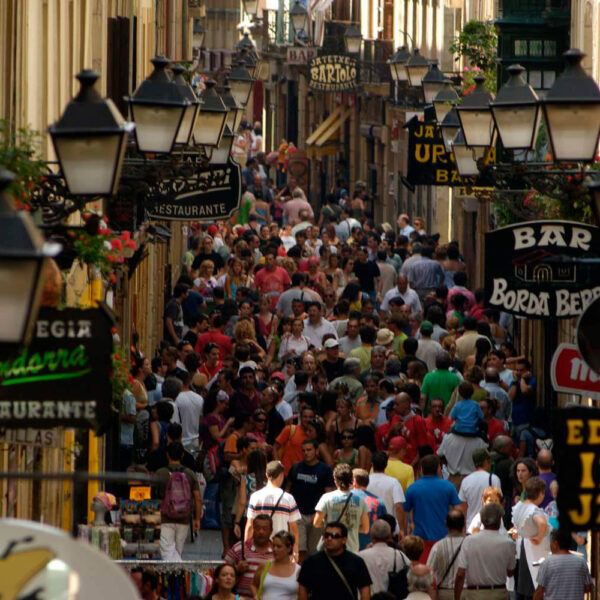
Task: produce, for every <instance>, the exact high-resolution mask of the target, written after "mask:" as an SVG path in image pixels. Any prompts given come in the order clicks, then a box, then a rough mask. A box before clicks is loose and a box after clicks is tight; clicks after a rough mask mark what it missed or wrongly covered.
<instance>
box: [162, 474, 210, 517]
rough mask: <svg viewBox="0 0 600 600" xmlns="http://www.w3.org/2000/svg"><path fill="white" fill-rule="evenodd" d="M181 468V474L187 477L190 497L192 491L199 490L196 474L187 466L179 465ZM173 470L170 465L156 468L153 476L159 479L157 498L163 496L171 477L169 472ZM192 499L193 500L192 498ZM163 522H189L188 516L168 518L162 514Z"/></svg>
mask: <svg viewBox="0 0 600 600" xmlns="http://www.w3.org/2000/svg"><path fill="white" fill-rule="evenodd" d="M180 468H182V469H183V474H184V475H185V476H186V477H187V478H188V481H189V482H190V491H191V492H192V499H193V497H194V492H195V491H199V490H200V486H199V485H198V479H196V474H195V473H194V471H192V470H191V469H188V468H187V467H180ZM172 472H173V468H171V467H163V468H162V469H158V471H156V473H155V474H154V475H155V477H156V478H157V479H158V480H159V483H158V495H159V498H164V497H165V492H166V489H167V483H168V482H169V479H170V478H171V473H172ZM192 501H193V500H192ZM162 522H163V523H179V524H187V523H189V522H190V518H189V517H185V518H183V519H169V518H168V517H165V516H164V515H163V516H162Z"/></svg>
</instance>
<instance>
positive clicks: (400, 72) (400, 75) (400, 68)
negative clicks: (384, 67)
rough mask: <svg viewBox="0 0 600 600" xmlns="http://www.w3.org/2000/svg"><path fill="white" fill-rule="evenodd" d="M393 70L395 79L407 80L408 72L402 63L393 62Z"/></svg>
mask: <svg viewBox="0 0 600 600" xmlns="http://www.w3.org/2000/svg"><path fill="white" fill-rule="evenodd" d="M394 70H395V71H396V78H397V79H396V81H408V73H407V72H406V65H405V64H404V63H394Z"/></svg>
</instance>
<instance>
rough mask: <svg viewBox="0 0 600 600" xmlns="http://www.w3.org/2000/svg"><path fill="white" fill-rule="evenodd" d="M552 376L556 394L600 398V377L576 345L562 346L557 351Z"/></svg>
mask: <svg viewBox="0 0 600 600" xmlns="http://www.w3.org/2000/svg"><path fill="white" fill-rule="evenodd" d="M550 375H551V378H552V387H553V388H554V390H555V391H556V392H563V393H565V394H579V395H580V396H586V397H588V398H600V375H598V374H597V373H596V372H595V371H593V370H592V369H590V367H589V365H588V364H587V363H586V362H585V360H583V357H582V356H581V354H580V353H579V350H578V349H577V346H575V345H574V344H560V346H559V347H558V348H557V349H556V351H555V352H554V356H553V357H552V366H551V367H550Z"/></svg>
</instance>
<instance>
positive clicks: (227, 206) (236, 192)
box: [144, 157, 242, 221]
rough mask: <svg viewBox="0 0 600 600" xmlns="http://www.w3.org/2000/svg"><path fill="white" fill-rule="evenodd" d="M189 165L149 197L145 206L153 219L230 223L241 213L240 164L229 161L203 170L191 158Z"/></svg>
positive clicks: (160, 184)
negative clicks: (230, 219) (220, 220)
mask: <svg viewBox="0 0 600 600" xmlns="http://www.w3.org/2000/svg"><path fill="white" fill-rule="evenodd" d="M184 158H185V157H184ZM189 165H190V166H184V168H181V169H180V170H179V172H178V173H176V174H175V176H174V177H173V178H168V179H165V180H162V181H160V182H159V183H158V184H157V186H156V187H155V188H153V189H151V190H150V191H149V192H148V193H147V195H146V200H145V202H144V203H145V206H146V212H147V214H148V216H149V217H150V218H153V219H159V220H161V221H216V220H219V219H227V218H229V217H231V216H232V215H233V214H234V213H235V212H236V211H237V210H239V208H240V201H241V199H242V185H241V182H242V172H241V169H240V166H239V165H238V164H237V163H235V162H233V160H231V159H230V160H229V162H228V163H227V164H224V165H211V166H209V167H208V168H200V167H196V166H195V163H194V160H193V158H192V160H190V162H189Z"/></svg>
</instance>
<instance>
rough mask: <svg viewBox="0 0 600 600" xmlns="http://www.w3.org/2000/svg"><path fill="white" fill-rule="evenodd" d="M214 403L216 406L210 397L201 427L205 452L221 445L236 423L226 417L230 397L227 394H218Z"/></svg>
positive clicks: (221, 391)
mask: <svg viewBox="0 0 600 600" xmlns="http://www.w3.org/2000/svg"><path fill="white" fill-rule="evenodd" d="M214 402H215V404H214V405H212V402H211V399H210V397H209V398H207V400H206V404H205V405H204V410H205V416H204V418H203V419H202V425H201V426H200V438H201V440H202V445H203V448H204V450H210V449H211V448H212V447H214V446H217V445H218V444H220V443H221V442H222V441H223V439H224V438H225V435H226V434H227V433H228V431H229V428H230V427H231V425H233V421H234V418H233V417H231V418H230V419H229V420H227V421H226V420H225V417H224V414H225V412H226V411H227V410H228V409H229V396H228V395H227V392H224V391H223V390H220V391H219V392H217V397H216V400H215V401H214ZM211 405H212V406H211Z"/></svg>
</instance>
